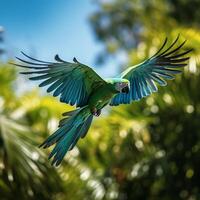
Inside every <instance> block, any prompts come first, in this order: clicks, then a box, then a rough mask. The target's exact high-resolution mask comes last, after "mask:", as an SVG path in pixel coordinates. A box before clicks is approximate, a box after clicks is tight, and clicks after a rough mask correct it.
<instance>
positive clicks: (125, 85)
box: [115, 79, 130, 94]
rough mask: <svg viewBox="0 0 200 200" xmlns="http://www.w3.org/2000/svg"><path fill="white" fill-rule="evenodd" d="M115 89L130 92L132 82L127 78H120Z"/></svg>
mask: <svg viewBox="0 0 200 200" xmlns="http://www.w3.org/2000/svg"><path fill="white" fill-rule="evenodd" d="M115 89H116V90H117V91H119V92H120V93H126V94H128V93H129V90H130V82H129V80H127V79H120V80H119V82H116V83H115Z"/></svg>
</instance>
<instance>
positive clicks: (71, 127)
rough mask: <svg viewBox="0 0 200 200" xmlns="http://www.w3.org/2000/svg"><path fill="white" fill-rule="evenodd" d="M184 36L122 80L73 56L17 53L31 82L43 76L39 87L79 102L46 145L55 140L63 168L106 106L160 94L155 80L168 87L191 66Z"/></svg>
mask: <svg viewBox="0 0 200 200" xmlns="http://www.w3.org/2000/svg"><path fill="white" fill-rule="evenodd" d="M178 40H179V36H178V37H177V38H176V39H175V40H174V42H173V43H171V44H170V45H169V46H168V47H166V45H167V43H168V39H167V38H166V39H165V41H164V43H163V45H162V46H161V48H160V49H159V50H158V51H157V53H156V54H154V55H153V56H152V57H150V58H149V59H147V60H145V61H144V62H142V63H140V64H138V65H135V66H131V67H129V68H127V69H126V70H125V71H123V72H122V73H121V74H120V75H119V76H117V77H116V78H108V79H103V78H102V77H100V76H99V75H98V74H97V73H96V72H95V71H94V70H93V69H92V68H90V67H88V66H87V65H84V64H82V63H80V62H79V61H77V59H76V58H74V59H73V63H71V62H67V61H64V60H62V59H61V58H60V57H59V56H58V55H56V56H55V62H46V61H42V60H38V59H35V58H32V57H30V56H29V55H27V54H25V53H23V52H21V53H22V54H23V55H24V56H25V57H26V58H27V59H28V60H24V59H21V58H18V57H16V58H17V59H18V60H19V61H21V62H22V63H23V64H15V65H17V66H19V67H23V68H28V69H30V71H25V72H21V74H26V75H31V77H29V79H30V80H35V81H36V80H42V82H41V83H40V84H39V87H43V86H48V89H47V92H53V96H54V97H57V96H59V100H60V101H61V102H65V103H67V104H70V105H75V106H76V109H75V110H73V111H70V112H65V113H63V116H64V118H63V119H62V120H61V121H60V122H59V126H58V129H57V130H56V131H55V132H54V133H53V134H52V135H50V136H49V137H48V138H47V139H46V140H45V141H44V142H43V143H42V144H41V145H40V147H43V148H47V147H50V146H51V145H54V144H55V147H54V149H53V150H52V152H51V153H50V155H49V159H51V158H52V165H55V166H58V165H59V164H60V163H61V161H62V160H63V158H64V156H65V154H66V153H67V152H68V151H70V150H72V149H73V147H74V146H75V145H76V143H77V141H78V140H79V139H80V138H84V137H85V136H86V134H87V132H88V130H89V128H90V125H91V123H92V120H93V116H99V115H100V114H101V109H102V108H104V107H105V106H106V105H110V106H118V105H120V104H130V103H131V102H132V101H138V100H140V99H141V98H143V97H146V96H149V95H150V94H151V93H153V92H157V86H156V84H155V83H157V84H158V85H161V86H166V85H167V83H166V81H165V80H171V79H174V76H175V75H176V74H179V73H181V70H180V68H182V67H185V66H186V65H187V61H188V59H189V57H188V56H187V55H188V53H189V52H190V51H191V49H189V50H184V51H182V52H179V50H181V49H182V47H183V45H184V44H185V42H186V41H184V42H183V43H181V44H179V45H178V44H177V42H178Z"/></svg>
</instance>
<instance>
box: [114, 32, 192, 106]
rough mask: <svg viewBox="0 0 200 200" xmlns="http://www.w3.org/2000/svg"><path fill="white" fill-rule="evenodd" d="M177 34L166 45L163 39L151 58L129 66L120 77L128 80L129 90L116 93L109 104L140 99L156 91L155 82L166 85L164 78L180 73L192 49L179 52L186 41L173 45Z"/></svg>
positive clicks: (172, 77) (126, 102) (167, 78)
mask: <svg viewBox="0 0 200 200" xmlns="http://www.w3.org/2000/svg"><path fill="white" fill-rule="evenodd" d="M178 39H179V36H178V37H177V38H176V40H175V41H174V42H173V43H172V44H171V45H170V46H169V47H168V48H166V49H165V48H164V47H165V46H166V44H167V38H166V39H165V41H164V43H163V45H162V47H161V48H160V49H159V50H158V51H157V53H156V54H154V55H153V56H152V57H151V58H149V59H147V60H145V61H144V62H142V63H140V64H139V65H135V66H132V67H129V68H128V69H127V70H125V71H124V72H123V73H122V74H121V75H120V77H121V78H126V79H128V80H129V81H130V92H129V93H128V94H125V93H120V94H117V95H116V96H115V97H114V98H113V99H112V100H111V102H110V105H111V106H117V105H119V104H129V103H130V102H131V101H134V100H140V99H141V98H143V97H146V96H148V95H150V94H151V93H153V92H156V91H157V87H156V85H155V83H158V84H159V85H161V86H165V85H167V82H166V81H165V80H171V79H174V75H176V74H179V73H181V70H179V68H181V67H185V66H186V65H187V63H186V61H187V60H188V59H189V57H187V54H188V53H189V52H190V51H192V49H190V50H186V51H183V52H181V53H179V50H180V49H181V48H182V47H183V45H184V44H185V42H186V41H184V42H183V43H181V44H180V45H178V46H176V47H175V44H176V43H177V41H178Z"/></svg>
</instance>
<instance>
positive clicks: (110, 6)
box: [81, 0, 200, 200]
mask: <svg viewBox="0 0 200 200" xmlns="http://www.w3.org/2000/svg"><path fill="white" fill-rule="evenodd" d="M97 5H98V7H99V9H98V10H97V12H96V13H95V14H94V15H93V16H92V17H91V23H92V26H93V28H94V31H95V33H96V34H97V37H98V39H99V40H100V41H102V42H103V43H104V45H105V52H106V53H105V52H104V53H103V55H106V56H105V58H106V57H107V56H108V55H110V54H111V55H114V56H120V54H121V53H123V54H124V53H125V54H126V55H127V58H128V59H127V63H126V66H128V65H132V64H137V63H138V62H141V61H142V60H143V59H145V58H147V57H149V56H150V55H152V54H153V52H155V50H156V49H157V48H158V47H159V46H160V45H161V41H162V40H164V38H165V36H168V37H169V38H170V39H172V38H175V37H176V36H177V35H178V34H179V33H180V34H181V36H182V38H186V39H187V40H188V42H187V45H186V48H194V52H193V53H192V54H191V59H190V61H189V66H188V67H186V69H185V70H184V73H183V74H182V75H180V76H179V77H177V78H176V80H173V81H171V82H169V83H168V86H167V87H164V88H161V87H160V88H159V92H158V93H156V94H153V95H151V96H150V97H148V98H146V99H143V100H141V101H140V102H134V103H132V104H131V105H125V106H120V107H116V108H114V109H112V111H110V113H109V115H108V116H107V117H104V119H101V120H99V121H97V122H96V123H95V125H94V126H93V128H94V132H96V134H97V135H99V137H98V142H97V144H96V145H95V146H94V147H93V151H92V152H87V154H89V153H90V155H94V154H96V155H98V158H99V159H98V160H99V162H100V163H101V169H102V176H101V178H99V179H100V180H102V181H101V184H105V187H104V188H105V191H104V192H105V194H104V198H105V199H167V200H168V199H199V198H200V196H199V194H200V190H199V188H200V181H199V178H200V176H199V170H198V166H199V165H200V159H199V155H200V143H199V141H200V132H199V129H200V125H199V119H200V109H199V108H200V96H199V92H198V85H199V83H200V74H199V64H200V63H199V55H200V51H199V46H200V45H199V42H200V38H199V36H200V35H199V26H198V25H197V23H198V15H199V14H198V12H197V11H196V8H197V7H199V4H198V2H197V1H194V2H191V1H181V0H179V1H167V0H165V1H164V0H162V1H157V0H155V1H137V0H132V1H128V0H124V1H119V0H115V1H108V2H106V1H105V2H104V1H103V2H101V1H98V3H97ZM179 6H181V8H182V10H181V12H180V10H179V12H177V10H175V9H176V8H178V9H180V7H179ZM195 6H196V8H195V9H193V11H192V12H193V13H192V17H193V18H194V21H193V22H191V18H190V17H191V8H194V7H195ZM172 8H173V9H172ZM181 16H184V17H181ZM189 19H190V21H189ZM111 45H112V46H113V47H115V50H113V49H112V50H110V46H111ZM106 138H107V139H106ZM81 152H82V150H81ZM84 153H85V152H84ZM92 159H94V158H93V157H92V156H89V160H92ZM93 162H94V161H93ZM94 170H95V168H94ZM107 180H109V181H108V183H107V184H106V182H107Z"/></svg>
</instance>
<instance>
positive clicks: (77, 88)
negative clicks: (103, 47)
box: [15, 52, 105, 107]
mask: <svg viewBox="0 0 200 200" xmlns="http://www.w3.org/2000/svg"><path fill="white" fill-rule="evenodd" d="M22 54H23V55H24V56H25V57H27V58H28V59H29V61H27V60H23V59H21V58H17V59H18V60H20V61H21V62H23V63H24V64H23V65H21V64H15V65H17V66H20V67H23V68H28V69H31V71H27V72H21V74H27V75H33V76H32V77H30V78H29V79H30V80H42V82H41V83H40V84H39V86H40V87H43V86H48V89H47V92H53V96H55V97H56V96H59V95H60V101H61V102H65V103H68V104H70V105H76V106H77V107H82V106H84V105H85V104H87V101H88V97H89V96H90V94H91V93H92V91H93V90H95V88H96V87H97V86H99V85H101V84H105V81H104V80H103V79H102V78H101V77H100V76H99V75H98V74H97V73H96V72H95V71H94V70H93V69H91V68H90V67H88V66H86V65H84V64H81V63H79V62H78V61H77V60H76V58H74V63H70V62H66V61H64V60H62V59H61V58H59V56H58V55H56V56H55V60H56V62H45V61H41V60H38V59H35V58H32V57H30V56H28V55H26V54H25V53H23V52H22ZM30 60H32V61H31V62H30Z"/></svg>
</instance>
